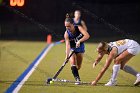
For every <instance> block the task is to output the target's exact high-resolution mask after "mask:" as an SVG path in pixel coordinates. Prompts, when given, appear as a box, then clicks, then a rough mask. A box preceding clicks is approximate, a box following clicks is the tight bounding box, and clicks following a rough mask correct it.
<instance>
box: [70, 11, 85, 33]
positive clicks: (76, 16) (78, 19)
mask: <svg viewBox="0 0 140 93" xmlns="http://www.w3.org/2000/svg"><path fill="white" fill-rule="evenodd" d="M73 21H74V25H75V26H78V25H80V26H82V27H83V28H84V29H85V30H86V31H87V26H86V24H85V22H84V21H83V20H82V19H81V11H80V10H75V12H74V18H73Z"/></svg>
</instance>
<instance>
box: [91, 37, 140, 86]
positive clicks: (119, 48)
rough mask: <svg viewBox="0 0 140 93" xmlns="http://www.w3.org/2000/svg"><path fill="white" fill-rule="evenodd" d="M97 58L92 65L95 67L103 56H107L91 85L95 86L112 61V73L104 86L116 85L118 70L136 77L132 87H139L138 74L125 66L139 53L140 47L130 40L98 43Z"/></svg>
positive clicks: (139, 76)
mask: <svg viewBox="0 0 140 93" xmlns="http://www.w3.org/2000/svg"><path fill="white" fill-rule="evenodd" d="M97 52H98V57H97V59H96V60H95V62H94V63H93V67H95V66H96V65H97V64H98V63H99V62H100V61H101V59H102V58H103V56H104V55H105V54H108V56H107V59H106V63H105V65H104V67H103V68H102V70H101V71H100V73H99V74H98V75H97V77H96V79H95V80H94V81H92V85H96V84H97V82H98V81H99V80H100V79H101V77H102V76H103V74H104V73H105V71H106V70H107V69H108V67H109V66H110V64H111V62H112V61H113V60H114V65H113V73H112V76H111V78H110V80H109V82H108V83H107V84H105V86H115V85H117V80H116V78H117V74H118V72H119V70H120V69H121V70H123V71H125V72H127V73H130V74H132V75H134V76H135V77H136V81H135V82H134V85H135V86H137V85H140V73H138V72H137V71H136V70H134V68H132V67H130V66H128V65H126V63H127V62H128V61H129V60H130V59H131V58H132V57H134V56H135V55H137V54H139V53H140V45H139V44H138V43H137V42H136V41H134V40H130V39H124V40H118V41H115V42H110V43H106V42H100V43H99V45H98V47H97Z"/></svg>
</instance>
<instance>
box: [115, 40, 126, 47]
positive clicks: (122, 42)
mask: <svg viewBox="0 0 140 93" xmlns="http://www.w3.org/2000/svg"><path fill="white" fill-rule="evenodd" d="M125 43H126V41H125V40H119V41H116V44H117V46H121V45H124V44H125Z"/></svg>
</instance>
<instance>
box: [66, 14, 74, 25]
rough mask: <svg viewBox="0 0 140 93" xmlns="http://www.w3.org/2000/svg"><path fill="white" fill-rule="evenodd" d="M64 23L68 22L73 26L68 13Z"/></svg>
mask: <svg viewBox="0 0 140 93" xmlns="http://www.w3.org/2000/svg"><path fill="white" fill-rule="evenodd" d="M65 22H70V23H71V24H73V19H72V18H71V17H70V15H69V14H68V13H67V14H66V19H65Z"/></svg>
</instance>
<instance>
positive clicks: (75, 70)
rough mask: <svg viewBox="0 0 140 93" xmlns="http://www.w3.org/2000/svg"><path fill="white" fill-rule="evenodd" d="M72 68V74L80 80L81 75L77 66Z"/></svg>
mask: <svg viewBox="0 0 140 93" xmlns="http://www.w3.org/2000/svg"><path fill="white" fill-rule="evenodd" d="M71 70H72V74H73V76H74V78H75V80H77V79H78V80H80V76H79V73H78V69H77V67H76V66H71Z"/></svg>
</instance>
